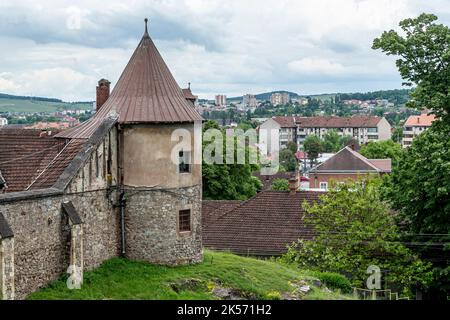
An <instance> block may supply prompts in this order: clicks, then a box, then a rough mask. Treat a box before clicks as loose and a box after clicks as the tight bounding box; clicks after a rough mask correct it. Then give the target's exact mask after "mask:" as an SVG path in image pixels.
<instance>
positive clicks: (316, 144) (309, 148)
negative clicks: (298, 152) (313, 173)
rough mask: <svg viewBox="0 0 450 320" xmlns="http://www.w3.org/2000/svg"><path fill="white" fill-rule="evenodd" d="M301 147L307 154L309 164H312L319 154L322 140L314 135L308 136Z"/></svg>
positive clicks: (321, 148)
mask: <svg viewBox="0 0 450 320" xmlns="http://www.w3.org/2000/svg"><path fill="white" fill-rule="evenodd" d="M303 148H304V149H305V152H306V153H307V154H308V159H309V161H310V164H311V165H312V163H313V162H315V161H316V160H317V158H318V157H319V154H320V153H321V152H322V150H323V147H322V140H320V138H319V137H318V136H316V135H311V136H308V137H306V139H305V141H304V142H303Z"/></svg>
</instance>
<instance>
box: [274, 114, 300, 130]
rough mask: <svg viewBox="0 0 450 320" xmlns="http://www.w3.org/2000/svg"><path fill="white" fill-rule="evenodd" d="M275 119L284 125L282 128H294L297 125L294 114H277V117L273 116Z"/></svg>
mask: <svg viewBox="0 0 450 320" xmlns="http://www.w3.org/2000/svg"><path fill="white" fill-rule="evenodd" d="M272 119H273V120H275V121H276V122H278V124H279V125H280V126H281V127H282V128H294V127H295V121H294V117H293V116H285V117H283V116H276V117H272Z"/></svg>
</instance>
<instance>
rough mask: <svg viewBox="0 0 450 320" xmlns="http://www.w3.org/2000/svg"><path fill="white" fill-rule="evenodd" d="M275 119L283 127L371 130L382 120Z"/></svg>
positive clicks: (279, 117)
mask: <svg viewBox="0 0 450 320" xmlns="http://www.w3.org/2000/svg"><path fill="white" fill-rule="evenodd" d="M273 119H274V120H275V121H276V122H278V123H279V124H280V126H281V127H286V128H289V127H296V126H299V127H303V128H371V127H376V126H377V125H378V123H379V122H380V121H381V119H382V118H380V117H375V116H355V117H297V116H284V117H282V116H277V117H273Z"/></svg>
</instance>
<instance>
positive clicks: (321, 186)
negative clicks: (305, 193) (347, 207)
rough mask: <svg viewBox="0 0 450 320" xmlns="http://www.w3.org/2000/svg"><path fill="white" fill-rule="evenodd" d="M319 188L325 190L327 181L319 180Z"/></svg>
mask: <svg viewBox="0 0 450 320" xmlns="http://www.w3.org/2000/svg"><path fill="white" fill-rule="evenodd" d="M320 189H324V190H327V189H328V182H321V183H320Z"/></svg>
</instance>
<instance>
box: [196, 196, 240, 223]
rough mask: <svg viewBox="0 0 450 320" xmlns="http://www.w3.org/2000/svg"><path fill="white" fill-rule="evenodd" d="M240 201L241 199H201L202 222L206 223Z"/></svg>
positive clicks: (232, 207)
mask: <svg viewBox="0 0 450 320" xmlns="http://www.w3.org/2000/svg"><path fill="white" fill-rule="evenodd" d="M241 203H242V201H241V200H203V201H202V224H203V225H206V224H209V223H211V222H212V221H214V220H215V219H217V218H218V217H219V216H221V215H222V214H223V213H224V212H227V211H230V210H232V209H234V208H236V207H237V206H238V205H240V204H241Z"/></svg>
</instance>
